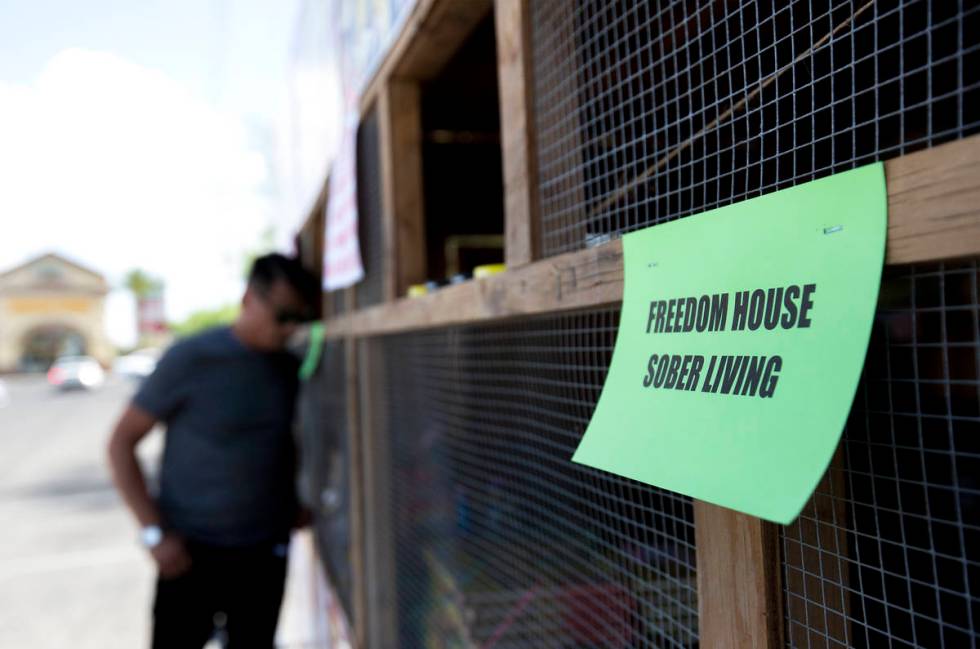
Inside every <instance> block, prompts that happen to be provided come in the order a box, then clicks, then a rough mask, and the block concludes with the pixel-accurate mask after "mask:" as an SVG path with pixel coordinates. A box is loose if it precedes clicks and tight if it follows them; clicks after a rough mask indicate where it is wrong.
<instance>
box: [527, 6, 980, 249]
mask: <svg viewBox="0 0 980 649" xmlns="http://www.w3.org/2000/svg"><path fill="white" fill-rule="evenodd" d="M530 5H531V11H532V18H531V22H532V38H533V58H534V61H533V65H534V111H535V119H536V128H537V133H538V143H537V155H538V167H539V174H540V188H539V192H540V206H541V207H540V210H541V217H540V218H541V228H540V230H541V246H542V254H543V255H545V256H549V255H554V254H558V253H561V252H566V251H570V250H576V249H580V248H583V247H587V246H589V245H593V244H595V243H601V242H602V241H605V240H607V239H608V238H610V237H615V236H618V235H620V234H622V233H625V232H629V231H632V230H635V229H638V228H642V227H646V226H649V225H653V224H656V223H660V222H663V221H669V220H672V219H676V218H679V217H683V216H688V215H690V214H693V213H697V212H701V211H704V210H706V209H710V208H715V207H719V206H723V205H728V204H731V203H733V202H737V201H740V200H743V199H746V198H750V197H753V196H757V195H760V194H762V193H767V192H771V191H775V190H777V189H782V188H784V187H788V186H791V185H795V184H798V183H801V182H806V181H809V180H814V179H816V178H818V177H821V176H826V175H829V174H831V173H835V172H839V171H843V170H846V169H850V168H853V167H856V166H860V165H863V164H867V163H870V162H873V161H877V160H884V159H888V158H892V157H895V156H898V155H901V154H903V153H907V152H910V151H913V150H916V149H921V148H925V147H929V146H933V145H936V144H939V143H941V142H944V141H947V140H952V139H956V138H961V137H964V136H966V135H968V134H971V133H975V132H977V131H978V130H980V49H978V42H980V39H978V34H980V4H978V3H976V2H967V3H964V2H962V1H961V2H955V1H953V0H929V1H911V0H909V1H906V0H902V1H899V0H890V1H888V0H881V1H876V0H856V1H846V2H841V1H839V0H836V1H834V0H793V1H788V2H777V1H776V0H758V1H755V2H752V1H747V2H723V1H721V0H715V1H713V2H696V1H694V0H684V1H679V2H661V1H659V0H658V1H654V0H539V1H536V2H532V3H530Z"/></svg>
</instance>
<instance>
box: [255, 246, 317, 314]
mask: <svg viewBox="0 0 980 649" xmlns="http://www.w3.org/2000/svg"><path fill="white" fill-rule="evenodd" d="M278 281H284V282H286V283H287V284H289V286H290V287H292V289H293V290H295V291H296V292H297V293H298V294H299V296H300V297H301V298H303V301H304V302H305V303H306V304H307V305H308V306H310V307H311V308H313V307H315V306H316V304H317V300H318V298H319V295H320V283H319V282H318V281H317V279H316V277H314V276H313V275H312V274H311V273H310V272H309V271H307V270H306V269H305V268H303V265H302V264H301V263H299V260H298V259H296V258H295V257H287V256H285V255H281V254H279V253H278V252H273V253H270V254H268V255H262V256H261V257H258V258H256V260H255V261H254V262H253V263H252V270H251V271H249V273H248V285H249V286H252V287H255V288H257V289H259V290H260V291H263V290H268V289H269V288H270V287H271V286H272V285H273V284H274V283H275V282H278Z"/></svg>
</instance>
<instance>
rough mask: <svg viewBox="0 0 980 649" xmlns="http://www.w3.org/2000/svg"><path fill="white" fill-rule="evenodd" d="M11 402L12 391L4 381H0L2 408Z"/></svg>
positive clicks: (0, 404)
mask: <svg viewBox="0 0 980 649" xmlns="http://www.w3.org/2000/svg"><path fill="white" fill-rule="evenodd" d="M9 403H10V392H9V391H8V390H7V386H6V385H5V384H4V382H3V381H0V408H6V407H7V404H9Z"/></svg>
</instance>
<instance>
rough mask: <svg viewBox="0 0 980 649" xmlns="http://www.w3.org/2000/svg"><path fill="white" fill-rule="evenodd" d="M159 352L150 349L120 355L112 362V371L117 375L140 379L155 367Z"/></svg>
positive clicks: (151, 372)
mask: <svg viewBox="0 0 980 649" xmlns="http://www.w3.org/2000/svg"><path fill="white" fill-rule="evenodd" d="M158 356H159V352H157V351H156V350H152V349H146V350H140V351H135V352H133V353H131V354H126V355H125V356H120V357H119V358H117V359H116V360H115V362H113V364H112V372H113V373H114V374H116V375H118V376H123V377H126V378H130V379H135V380H137V381H142V380H143V379H145V378H146V377H148V376H149V375H150V374H153V370H155V369H156V367H157V358H158Z"/></svg>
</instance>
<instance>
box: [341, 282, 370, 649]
mask: <svg viewBox="0 0 980 649" xmlns="http://www.w3.org/2000/svg"><path fill="white" fill-rule="evenodd" d="M345 298H346V300H347V308H348V309H353V308H354V306H355V305H354V301H355V295H354V290H353V289H350V288H348V289H345ZM344 342H345V344H344V363H345V367H346V394H347V449H348V462H349V463H350V465H349V467H348V469H349V480H350V481H349V485H350V551H349V554H350V562H351V577H352V578H351V591H352V592H351V600H352V602H351V608H352V609H353V610H351V612H350V614H351V617H352V618H353V619H352V620H351V623H352V624H353V626H354V629H353V631H354V643H355V645H356V646H357V647H359V648H363V647H365V646H366V644H365V640H366V637H367V620H368V615H369V611H368V609H367V594H366V584H367V581H366V574H365V569H364V568H365V566H364V515H363V513H364V495H363V485H364V480H363V463H364V453H363V449H362V447H361V424H360V394H359V392H358V375H357V370H358V367H357V339H356V338H354V337H352V336H348V337H347V339H346V340H345V341H344Z"/></svg>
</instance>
